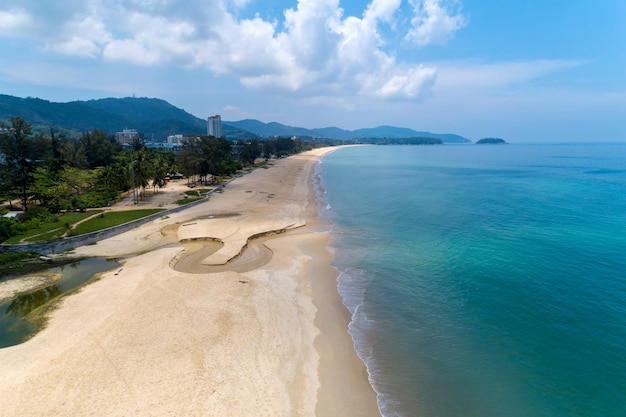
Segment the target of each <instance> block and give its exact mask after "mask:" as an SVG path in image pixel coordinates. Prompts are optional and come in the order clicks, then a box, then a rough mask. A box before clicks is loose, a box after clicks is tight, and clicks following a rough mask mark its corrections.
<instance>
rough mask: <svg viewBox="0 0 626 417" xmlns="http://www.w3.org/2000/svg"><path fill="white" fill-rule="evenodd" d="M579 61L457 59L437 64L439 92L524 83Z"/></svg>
mask: <svg viewBox="0 0 626 417" xmlns="http://www.w3.org/2000/svg"><path fill="white" fill-rule="evenodd" d="M584 64H585V61H577V60H531V61H519V62H496V63H485V62H474V61H456V62H440V63H438V64H437V68H438V81H437V87H436V89H437V90H438V91H444V90H445V91H458V90H463V91H467V90H481V91H489V90H496V89H498V90H502V89H503V88H506V87H511V86H515V85H518V84H521V83H524V82H528V81H533V80H537V79H539V78H541V77H544V76H547V75H551V74H554V73H558V72H560V71H564V70H567V69H570V68H574V67H578V66H581V65H584Z"/></svg>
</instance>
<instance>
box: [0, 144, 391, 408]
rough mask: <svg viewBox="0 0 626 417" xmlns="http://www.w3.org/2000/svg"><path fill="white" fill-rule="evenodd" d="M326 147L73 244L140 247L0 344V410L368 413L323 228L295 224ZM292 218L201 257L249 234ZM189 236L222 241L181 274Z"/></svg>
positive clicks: (367, 395)
mask: <svg viewBox="0 0 626 417" xmlns="http://www.w3.org/2000/svg"><path fill="white" fill-rule="evenodd" d="M327 151H328V149H322V150H316V151H312V152H309V153H306V154H302V155H298V156H293V157H290V158H287V159H284V160H280V161H277V162H276V163H275V165H274V166H272V167H271V168H269V169H258V170H256V171H254V172H253V173H251V174H249V175H246V176H244V177H242V178H240V179H237V180H236V181H234V182H232V183H230V184H229V185H228V186H227V187H226V189H225V192H224V193H223V194H220V195H215V196H213V197H211V200H210V201H208V202H206V203H203V204H200V205H198V206H196V207H193V208H189V209H188V210H185V211H183V212H181V213H178V214H174V215H171V216H169V217H164V218H162V219H160V220H157V221H154V222H152V223H149V224H147V225H144V226H141V227H139V228H137V229H135V230H132V231H130V232H127V233H124V234H121V235H118V236H116V237H113V238H110V239H107V240H105V241H102V242H99V243H98V244H97V245H94V246H86V247H82V248H79V249H77V250H76V253H77V254H80V255H81V256H82V255H89V256H116V257H117V256H122V255H124V254H130V253H138V252H141V253H142V254H141V255H138V256H134V257H132V258H130V259H129V260H128V261H126V262H125V264H124V265H123V267H122V271H121V272H120V273H119V274H118V275H114V272H115V271H110V272H108V273H104V274H103V275H102V279H100V280H99V281H97V282H95V283H93V284H90V285H88V286H87V287H85V288H84V289H83V290H81V291H80V292H79V293H77V294H74V295H71V296H69V297H67V298H65V299H64V301H63V302H62V304H61V306H60V307H59V308H58V309H57V310H55V311H54V313H53V314H52V317H51V319H50V321H49V324H48V326H47V328H46V329H44V330H43V331H41V332H40V333H38V334H37V335H36V336H35V337H33V338H32V339H31V340H29V341H27V342H26V343H23V344H21V345H18V346H13V347H9V348H5V349H0V416H5V415H6V416H18V415H19V416H42V415H54V416H86V415H94V416H164V415H172V416H314V415H317V416H328V417H330V416H333V417H334V416H379V415H380V414H379V412H378V409H377V407H376V397H375V393H374V392H373V390H372V389H371V387H370V386H369V383H368V381H367V373H366V370H365V367H364V365H363V363H362V362H361V361H360V360H359V359H358V357H357V356H356V353H355V351H354V347H353V344H352V340H351V338H350V336H349V335H348V333H347V324H348V319H349V318H348V316H347V312H346V310H345V308H344V307H343V305H342V304H341V300H340V297H339V296H338V294H337V286H336V285H337V283H336V271H335V270H334V269H333V268H332V267H331V266H330V259H331V257H330V254H329V253H328V251H327V250H326V249H325V245H326V244H327V242H328V235H327V234H326V233H320V232H316V231H314V230H313V229H312V228H310V227H301V226H304V225H305V224H311V223H312V222H314V219H313V218H312V217H311V216H312V214H313V211H312V209H314V208H315V206H314V203H313V204H309V203H311V202H312V200H313V198H314V196H313V192H312V188H311V174H312V171H313V167H314V163H315V162H316V161H317V160H318V159H319V156H320V155H322V154H323V153H325V152H327ZM294 228H297V229H296V230H293V231H290V232H287V233H284V234H280V235H277V236H275V237H273V238H271V239H269V240H267V241H265V244H266V246H267V248H269V250H268V249H263V250H258V251H257V250H256V249H254V248H250V251H249V252H248V254H247V255H246V254H245V252H244V255H243V256H241V257H240V258H238V259H237V260H236V261H235V262H233V263H228V264H226V266H225V267H216V268H221V269H215V270H211V269H210V268H211V266H212V265H220V264H224V263H226V262H227V261H228V260H229V259H231V258H232V257H235V256H237V255H238V254H239V253H240V252H241V250H242V249H243V248H244V247H245V246H246V244H247V241H248V238H249V237H250V236H254V235H257V234H262V233H267V232H270V231H276V230H282V229H294ZM187 239H194V240H195V239H219V240H220V241H222V242H223V247H221V248H220V249H219V250H217V251H216V252H214V253H213V254H210V255H209V256H208V257H207V258H205V259H204V260H202V261H201V262H202V264H203V265H202V268H200V267H199V268H198V270H197V271H195V272H197V273H187V272H179V271H177V270H175V269H174V268H173V266H175V264H176V263H177V259H179V258H180V257H181V256H184V255H185V254H186V252H188V251H189V250H191V248H193V247H194V246H193V245H187V246H184V245H182V244H180V243H178V242H179V241H180V240H187ZM166 243H171V244H170V245H168V246H166V247H163V246H162V245H164V244H166ZM185 247H187V248H188V249H185ZM262 253H265V255H262ZM268 253H269V254H270V255H271V256H267V254H268ZM255 257H256V258H257V259H256V260H255V259H254V258H255ZM207 268H209V269H207ZM212 271H215V272H212ZM218 271H219V272H218Z"/></svg>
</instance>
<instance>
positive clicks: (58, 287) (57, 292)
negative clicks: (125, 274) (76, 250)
mask: <svg viewBox="0 0 626 417" xmlns="http://www.w3.org/2000/svg"><path fill="white" fill-rule="evenodd" d="M119 266H120V263H119V262H117V260H115V259H105V258H89V259H83V260H81V261H77V262H73V263H70V264H66V265H63V266H57V267H54V268H49V269H48V270H47V271H46V273H47V274H59V275H60V276H61V279H60V280H58V281H56V282H54V283H53V284H52V285H49V286H47V287H45V288H40V289H37V290H34V291H29V292H26V293H23V294H20V295H18V296H17V297H16V298H13V299H11V300H9V301H7V302H4V303H2V304H0V348H3V347H7V346H13V345H17V344H19V343H22V342H24V341H25V340H27V339H29V338H30V337H32V336H33V334H34V333H36V332H37V330H38V328H37V326H36V325H34V324H33V323H32V321H31V320H28V315H29V314H30V313H32V312H33V311H34V310H35V309H37V308H39V307H41V306H43V305H45V304H47V303H49V302H50V301H52V300H54V299H55V298H57V297H59V296H61V295H63V294H65V293H67V292H69V291H71V290H73V289H75V288H78V287H80V286H81V285H83V284H85V283H86V282H88V281H89V280H90V279H91V278H92V277H93V276H94V275H95V274H98V273H100V272H104V271H108V270H110V269H114V268H116V267H119Z"/></svg>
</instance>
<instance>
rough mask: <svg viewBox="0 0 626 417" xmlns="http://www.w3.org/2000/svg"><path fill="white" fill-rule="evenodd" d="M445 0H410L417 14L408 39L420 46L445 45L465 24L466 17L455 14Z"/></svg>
mask: <svg viewBox="0 0 626 417" xmlns="http://www.w3.org/2000/svg"><path fill="white" fill-rule="evenodd" d="M444 1H445V0H409V3H411V5H412V6H413V11H414V13H415V16H414V17H413V19H412V20H411V24H412V28H411V30H410V31H409V32H408V33H407V35H406V39H407V40H408V41H411V42H414V43H416V44H417V45H419V46H425V45H428V44H442V45H445V44H446V43H447V41H448V39H449V38H450V37H452V35H453V34H454V33H455V32H456V31H457V30H459V29H461V28H462V27H463V26H465V25H466V19H465V17H463V15H461V14H456V15H454V12H451V11H450V9H451V8H452V6H454V3H453V4H451V5H448V6H447V5H446V4H445V3H444Z"/></svg>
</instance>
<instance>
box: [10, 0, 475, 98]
mask: <svg viewBox="0 0 626 417" xmlns="http://www.w3.org/2000/svg"><path fill="white" fill-rule="evenodd" d="M442 2H443V0H409V3H410V4H411V6H412V9H413V11H414V16H413V18H412V20H411V26H410V27H409V28H404V29H399V28H400V27H402V25H396V24H395V23H396V18H397V15H398V14H399V13H400V10H401V8H402V0H371V2H370V3H369V4H368V5H367V7H366V8H365V9H364V11H363V14H362V16H361V17H357V16H344V10H343V9H342V8H341V7H340V4H339V0H299V1H297V4H296V5H295V7H292V8H289V9H287V10H284V12H283V15H282V16H275V17H274V20H272V21H269V20H264V19H262V18H261V17H260V16H259V15H256V16H251V17H246V18H244V17H240V16H243V15H246V13H248V15H247V16H250V15H249V11H248V10H247V6H248V3H249V2H248V0H208V1H203V2H188V1H185V0H89V1H85V0H58V1H55V2H52V3H46V4H45V5H44V6H41V4H40V2H38V1H34V0H17V1H16V2H15V3H17V6H15V7H17V8H15V7H14V8H12V9H6V10H2V9H1V6H0V28H2V29H0V36H7V35H8V34H9V33H10V34H11V35H12V36H23V37H35V41H39V42H40V43H41V44H42V46H43V47H44V48H45V49H46V50H48V51H51V52H53V53H58V54H63V55H67V56H75V57H82V58H92V59H104V60H107V61H121V62H127V63H131V64H134V65H143V66H165V65H170V66H179V67H189V68H198V67H203V68H207V69H208V70H210V71H211V72H213V73H215V74H227V75H231V76H234V77H236V78H237V79H239V80H240V82H241V83H242V84H243V85H245V86H247V87H249V88H253V89H259V90H268V91H272V92H274V93H279V94H285V95H290V96H294V95H295V96H299V97H308V98H311V97H325V96H326V97H338V96H346V95H347V96H358V95H361V96H367V97H374V98H376V97H378V98H392V99H408V100H416V99H420V98H423V97H425V96H427V95H428V94H429V91H430V89H431V88H432V86H433V84H434V82H435V80H436V76H437V73H436V69H435V68H433V67H427V66H424V65H422V64H420V63H417V62H399V61H398V60H397V58H396V56H395V54H394V47H393V45H392V44H390V43H388V41H387V40H386V39H385V37H384V35H383V32H382V31H381V27H382V25H385V27H386V28H392V30H395V31H401V30H404V33H400V36H401V37H404V38H405V39H407V40H410V41H411V42H413V43H415V44H417V45H418V46H424V45H427V44H430V43H445V41H446V40H447V39H449V37H450V36H451V35H452V34H453V33H454V32H455V31H456V30H458V29H459V28H460V27H462V26H463V25H464V24H465V19H464V18H463V17H462V16H461V15H460V14H456V15H453V14H450V12H449V11H448V8H447V7H446V6H445V5H444V4H443V3H442ZM27 27H28V28H30V30H29V29H28V28H27ZM33 28H36V30H32V29H33ZM16 34H17V35H16ZM396 35H397V34H396Z"/></svg>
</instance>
